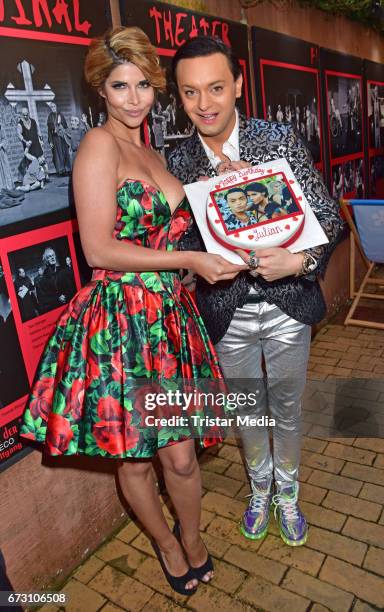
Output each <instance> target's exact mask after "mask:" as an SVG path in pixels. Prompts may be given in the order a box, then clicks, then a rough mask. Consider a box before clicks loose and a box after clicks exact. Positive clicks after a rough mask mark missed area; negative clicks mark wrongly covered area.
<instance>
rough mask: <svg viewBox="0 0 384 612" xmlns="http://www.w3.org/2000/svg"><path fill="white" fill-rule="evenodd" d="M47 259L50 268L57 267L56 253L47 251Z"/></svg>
mask: <svg viewBox="0 0 384 612" xmlns="http://www.w3.org/2000/svg"><path fill="white" fill-rule="evenodd" d="M45 258H46V261H47V262H48V263H49V265H50V266H55V265H56V253H55V251H51V250H50V251H47V252H46V254H45Z"/></svg>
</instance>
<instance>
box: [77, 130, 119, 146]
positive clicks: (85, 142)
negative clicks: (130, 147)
mask: <svg viewBox="0 0 384 612" xmlns="http://www.w3.org/2000/svg"><path fill="white" fill-rule="evenodd" d="M80 146H81V147H83V148H86V147H87V148H88V147H94V146H103V147H108V149H112V150H113V149H115V150H116V151H117V150H118V145H117V142H116V138H115V137H114V136H112V134H110V133H109V132H107V130H105V129H104V128H102V127H96V128H92V129H91V130H89V131H88V132H87V133H86V134H85V136H84V137H83V138H82V140H81V144H80Z"/></svg>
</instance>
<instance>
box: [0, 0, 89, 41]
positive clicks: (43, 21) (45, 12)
mask: <svg viewBox="0 0 384 612" xmlns="http://www.w3.org/2000/svg"><path fill="white" fill-rule="evenodd" d="M31 5H32V6H31ZM6 10H7V15H6V13H5V0H0V24H1V23H3V22H4V20H5V19H6V20H8V19H11V20H12V22H14V23H15V24H16V25H18V26H23V27H25V26H32V28H36V29H38V28H41V26H42V25H44V26H45V27H46V26H48V27H49V28H50V29H51V28H52V27H54V26H55V25H56V24H58V25H61V24H62V23H63V24H64V25H65V27H66V29H67V32H69V33H70V32H82V33H83V34H88V32H89V29H90V27H91V24H90V23H89V21H86V20H85V21H81V17H80V0H54V1H53V2H52V1H51V2H50V1H49V0H29V1H28V2H27V1H26V0H7V6H6ZM9 11H11V12H9Z"/></svg>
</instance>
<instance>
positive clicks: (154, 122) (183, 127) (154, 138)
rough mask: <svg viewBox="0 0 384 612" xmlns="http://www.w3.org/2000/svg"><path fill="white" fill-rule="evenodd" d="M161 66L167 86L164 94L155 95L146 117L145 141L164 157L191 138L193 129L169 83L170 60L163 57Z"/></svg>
mask: <svg viewBox="0 0 384 612" xmlns="http://www.w3.org/2000/svg"><path fill="white" fill-rule="evenodd" d="M161 64H162V66H164V67H167V83H168V85H167V90H166V91H165V92H164V93H158V94H157V96H156V100H155V102H154V104H153V107H152V110H151V112H150V114H149V116H148V120H147V126H148V134H147V139H148V141H149V142H150V143H151V146H152V147H153V148H154V149H156V151H158V152H159V153H161V154H162V155H165V154H166V153H169V152H170V151H172V149H173V148H174V147H175V146H176V145H177V144H179V143H180V142H182V141H183V140H184V139H185V138H188V137H189V136H191V134H192V132H193V129H194V127H193V125H192V123H191V122H190V121H189V119H188V117H187V115H186V114H185V112H184V110H183V107H182V105H181V102H180V99H179V96H178V94H177V91H176V87H175V86H174V85H173V84H172V83H171V77H170V64H171V58H169V57H163V58H162V59H161Z"/></svg>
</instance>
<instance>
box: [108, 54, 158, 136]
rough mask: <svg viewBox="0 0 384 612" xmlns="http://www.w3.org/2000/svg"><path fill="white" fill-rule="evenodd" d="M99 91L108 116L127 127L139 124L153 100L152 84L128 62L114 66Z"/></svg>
mask: <svg viewBox="0 0 384 612" xmlns="http://www.w3.org/2000/svg"><path fill="white" fill-rule="evenodd" d="M99 93H100V95H101V96H102V97H103V98H104V99H105V103H106V106H107V111H108V116H109V117H114V118H115V119H117V120H118V121H120V122H121V123H124V125H126V126H127V127H129V128H137V127H139V126H140V124H141V123H142V121H143V120H144V118H145V117H146V116H147V115H148V113H149V111H150V110H151V107H152V104H153V101H154V89H153V87H152V85H151V84H150V82H149V81H148V79H146V78H145V76H144V74H143V73H142V72H141V70H140V68H138V67H137V66H135V65H134V64H131V63H130V62H126V63H124V64H121V65H120V66H117V67H116V68H114V69H113V70H112V72H111V73H110V75H109V76H108V78H107V79H106V81H105V83H104V86H103V87H102V89H101V90H100V92H99Z"/></svg>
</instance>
